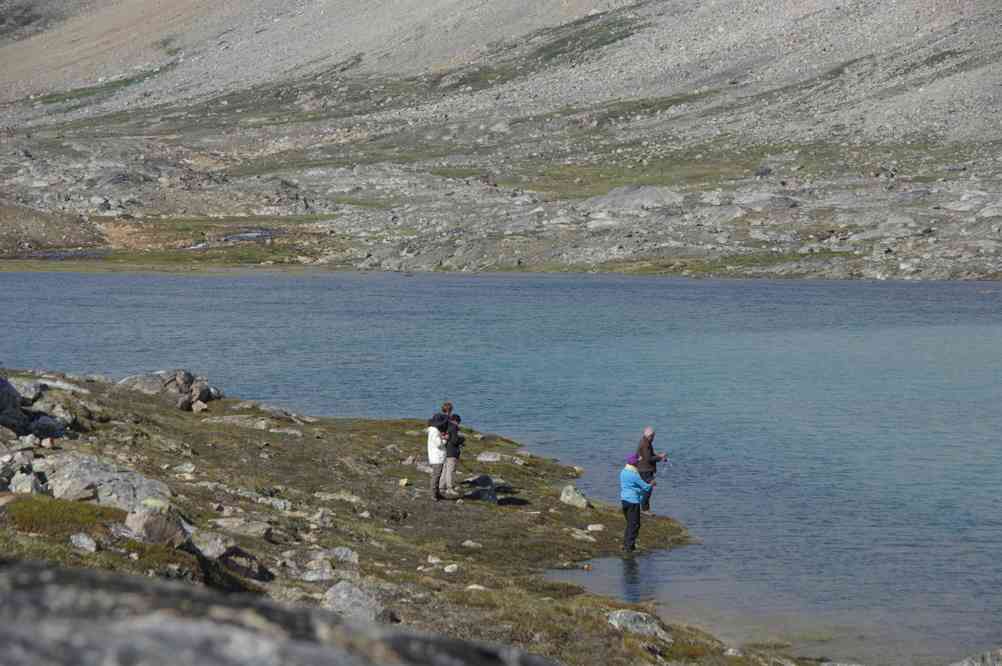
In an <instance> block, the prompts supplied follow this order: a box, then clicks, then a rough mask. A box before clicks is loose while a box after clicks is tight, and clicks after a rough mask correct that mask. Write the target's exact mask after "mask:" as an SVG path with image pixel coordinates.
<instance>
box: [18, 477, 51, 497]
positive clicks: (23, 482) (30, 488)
mask: <svg viewBox="0 0 1002 666" xmlns="http://www.w3.org/2000/svg"><path fill="white" fill-rule="evenodd" d="M46 491H47V489H46V487H45V484H43V483H42V481H41V479H39V478H38V476H37V475H35V474H33V473H31V472H17V473H16V474H14V476H13V477H12V478H11V480H10V492H12V493H17V494H21V495H44V494H46Z"/></svg>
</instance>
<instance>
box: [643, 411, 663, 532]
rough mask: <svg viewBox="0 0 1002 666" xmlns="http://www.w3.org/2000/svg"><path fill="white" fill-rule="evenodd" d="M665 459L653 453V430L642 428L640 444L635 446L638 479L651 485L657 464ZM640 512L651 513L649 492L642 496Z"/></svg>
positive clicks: (659, 454)
mask: <svg viewBox="0 0 1002 666" xmlns="http://www.w3.org/2000/svg"><path fill="white" fill-rule="evenodd" d="M666 457H667V456H665V454H663V453H654V428H652V427H651V426H647V427H646V428H644V434H643V436H642V437H641V438H640V444H638V445H637V458H638V459H639V460H638V462H637V471H638V472H640V478H641V479H643V480H644V481H646V482H647V483H652V482H653V481H654V477H655V475H657V473H658V463H659V462H661V461H662V460H664V459H665V458H666ZM641 511H643V512H644V513H650V511H651V493H650V491H648V492H647V495H645V496H644V501H643V502H642V505H641Z"/></svg>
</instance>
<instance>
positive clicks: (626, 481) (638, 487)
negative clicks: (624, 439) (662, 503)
mask: <svg viewBox="0 0 1002 666" xmlns="http://www.w3.org/2000/svg"><path fill="white" fill-rule="evenodd" d="M639 460H640V456H638V455H637V454H636V453H633V454H630V457H629V458H627V459H626V466H625V467H623V470H622V471H621V472H620V473H619V499H620V500H621V501H622V503H623V517H624V518H625V519H626V530H625V531H624V532H623V551H624V552H627V553H632V552H633V551H635V550H636V549H637V535H638V534H640V505H641V503H643V501H644V498H645V497H648V496H649V495H650V493H651V490H652V489H653V488H654V485H655V484H656V483H657V482H656V481H654V480H652V481H651V482H650V483H648V482H646V481H644V480H643V479H642V478H641V477H640V472H639V471H637V463H638V462H639Z"/></svg>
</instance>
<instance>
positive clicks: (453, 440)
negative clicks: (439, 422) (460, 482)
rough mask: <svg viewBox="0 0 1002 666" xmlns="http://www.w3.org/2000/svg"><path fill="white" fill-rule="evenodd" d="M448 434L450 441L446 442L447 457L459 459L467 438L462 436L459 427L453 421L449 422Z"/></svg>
mask: <svg viewBox="0 0 1002 666" xmlns="http://www.w3.org/2000/svg"><path fill="white" fill-rule="evenodd" d="M446 432H448V433H449V439H447V440H446V441H445V457H446V458H458V457H459V453H460V450H461V449H462V448H463V445H464V444H466V438H465V437H463V435H462V434H460V432H459V425H457V424H456V423H455V422H453V421H449V429H448V430H447V431H446Z"/></svg>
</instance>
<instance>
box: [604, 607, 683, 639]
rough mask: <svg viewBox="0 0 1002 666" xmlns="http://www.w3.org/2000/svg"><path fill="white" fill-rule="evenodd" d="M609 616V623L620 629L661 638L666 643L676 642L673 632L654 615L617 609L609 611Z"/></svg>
mask: <svg viewBox="0 0 1002 666" xmlns="http://www.w3.org/2000/svg"><path fill="white" fill-rule="evenodd" d="M607 618H608V620H609V624H611V625H612V626H614V627H616V628H617V629H619V630H620V631H628V632H630V633H631V634H638V635H640V636H651V637H654V638H660V639H661V640H662V641H664V642H665V643H672V642H674V639H673V638H672V636H671V634H670V633H668V632H667V631H666V630H665V628H664V627H663V626H661V623H660V622H659V621H658V619H657V618H656V617H654V616H653V615H648V614H647V613H641V612H639V611H632V610H617V611H613V612H611V613H609V615H608V616H607Z"/></svg>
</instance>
